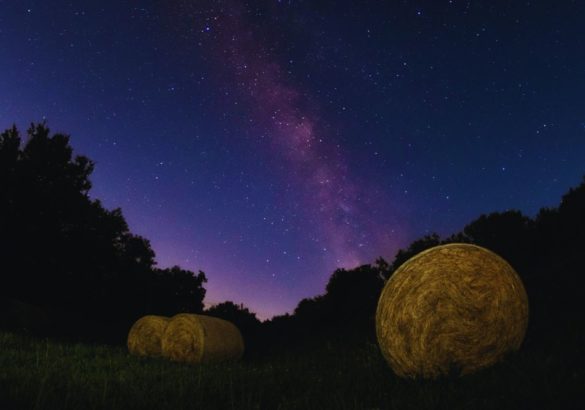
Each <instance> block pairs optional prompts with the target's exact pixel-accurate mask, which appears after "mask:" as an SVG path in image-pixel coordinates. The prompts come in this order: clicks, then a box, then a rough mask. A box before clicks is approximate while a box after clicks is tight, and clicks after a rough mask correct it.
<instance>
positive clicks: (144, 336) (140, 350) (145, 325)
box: [128, 315, 170, 357]
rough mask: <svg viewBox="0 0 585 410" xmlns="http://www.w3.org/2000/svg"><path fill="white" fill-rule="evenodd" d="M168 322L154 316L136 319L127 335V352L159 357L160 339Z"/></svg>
mask: <svg viewBox="0 0 585 410" xmlns="http://www.w3.org/2000/svg"><path fill="white" fill-rule="evenodd" d="M169 320H170V319H169V318H168V317H164V316H154V315H148V316H144V317H141V318H140V319H138V320H137V321H136V323H134V325H133V326H132V328H130V332H129V333H128V351H129V352H130V353H131V354H135V355H138V356H152V357H156V356H160V355H161V339H162V335H163V333H164V331H165V329H166V328H167V325H168V323H169Z"/></svg>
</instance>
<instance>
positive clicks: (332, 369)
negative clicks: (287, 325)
mask: <svg viewBox="0 0 585 410" xmlns="http://www.w3.org/2000/svg"><path fill="white" fill-rule="evenodd" d="M574 353H575V352H573V351H571V349H565V350H564V351H559V352H557V353H555V354H554V355H551V354H546V353H544V352H542V353H537V352H535V351H527V350H524V351H521V352H519V353H517V354H515V355H513V356H510V357H508V358H507V360H505V361H504V362H503V363H501V364H499V365H497V366H496V367H493V368H490V369H487V370H484V371H482V372H479V373H477V374H475V375H472V376H468V377H464V378H457V377H452V378H444V379H442V380H438V381H434V382H428V381H427V382H422V381H407V380H401V379H398V378H397V377H395V376H394V375H393V373H392V372H391V370H390V369H389V368H388V366H387V365H386V363H385V362H384V361H383V359H382V357H381V355H380V353H379V351H378V348H377V346H376V345H373V344H372V345H366V346H362V347H353V348H343V347H341V346H334V345H332V344H327V345H323V346H320V347H319V348H314V347H313V348H309V347H307V348H304V349H302V348H299V349H298V351H296V352H293V351H289V352H288V353H286V354H282V353H281V354H272V355H270V356H269V357H261V358H255V359H247V360H244V361H242V362H240V363H228V364H220V365H204V366H189V365H181V364H175V363H170V362H167V361H165V360H162V359H142V358H136V357H132V356H129V355H128V354H127V352H126V350H125V349H123V348H121V347H120V348H117V347H110V346H93V345H82V344H64V343H58V342H55V341H51V340H47V339H34V338H31V337H28V336H21V335H15V334H11V333H0V408H2V409H13V408H15V409H21V408H22V409H177V410H178V409H215V408H218V409H238V410H240V409H324V408H331V409H437V408H444V409H535V408H542V409H565V408H580V405H582V404H583V403H585V401H584V400H585V372H584V370H583V363H582V362H579V361H578V360H570V357H571V356H572V355H573V354H574Z"/></svg>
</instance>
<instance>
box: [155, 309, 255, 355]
mask: <svg viewBox="0 0 585 410" xmlns="http://www.w3.org/2000/svg"><path fill="white" fill-rule="evenodd" d="M162 352H163V356H165V357H167V358H169V359H171V360H174V361H177V362H186V363H204V362H218V361H225V360H237V359H239V358H241V357H242V355H243V353H244V340H243V339H242V335H241V333H240V331H239V330H238V328H237V327H236V326H235V325H233V324H232V323H230V322H228V321H226V320H223V319H218V318H216V317H211V316H204V315H195V314H188V313H181V314H178V315H176V316H173V317H172V318H171V321H170V322H169V325H168V326H167V329H166V330H165V333H164V334H163V338H162Z"/></svg>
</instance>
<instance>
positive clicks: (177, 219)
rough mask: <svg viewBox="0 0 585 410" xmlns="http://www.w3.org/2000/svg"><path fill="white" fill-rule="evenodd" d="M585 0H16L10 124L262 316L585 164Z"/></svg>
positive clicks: (533, 199)
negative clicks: (64, 159) (51, 148)
mask: <svg viewBox="0 0 585 410" xmlns="http://www.w3.org/2000/svg"><path fill="white" fill-rule="evenodd" d="M584 95H585V3H583V2H579V1H563V0H560V1H549V0H547V1H544V0H543V1H493V0H492V1H487V0H486V1H470V0H468V1H457V0H452V1H449V0H432V1H414V0H410V1H391V0H388V1H353V2H349V1H339V0H337V1H318V0H314V1H308V0H305V1H295V0H289V1H285V0H283V1H277V0H271V1H267V0H264V1H248V2H245V1H242V0H224V1H206V0H203V1H202V0H178V1H162V0H159V1H124V0H102V1H63V0H51V1H47V0H30V1H27V0H0V128H2V129H5V128H8V127H9V126H10V125H12V124H13V123H16V124H17V126H19V127H20V128H21V130H23V129H26V128H27V126H28V124H29V123H30V122H31V121H40V120H42V119H47V121H48V125H49V126H50V127H51V129H52V131H55V132H65V133H68V134H71V136H72V140H71V142H72V145H73V147H74V148H75V151H76V153H78V154H83V155H87V156H88V157H90V158H91V159H93V160H94V161H95V162H96V169H95V172H94V174H93V176H92V181H93V183H94V187H93V190H92V191H91V195H92V197H95V198H99V199H101V200H102V201H103V203H104V205H105V206H106V207H108V208H114V207H121V208H122V210H123V213H124V215H125V217H126V219H127V221H128V222H129V225H130V228H131V230H132V231H133V232H134V233H137V234H140V235H143V236H145V237H146V238H148V239H150V241H151V243H152V246H153V248H154V250H155V252H156V254H157V261H158V263H159V266H161V267H167V266H170V265H174V264H178V265H180V266H182V267H184V268H187V269H190V270H193V271H197V270H199V269H201V270H203V271H205V272H206V274H207V276H208V279H209V281H208V283H207V285H206V288H207V290H208V292H207V296H206V300H205V302H206V304H207V305H209V304H213V303H218V302H221V301H224V300H232V301H234V302H236V303H244V304H245V305H246V306H247V307H249V308H250V309H251V310H252V311H255V312H256V313H258V315H259V317H261V318H268V317H270V316H272V315H274V314H280V313H284V312H286V311H291V310H292V309H294V307H295V306H296V304H297V303H298V301H299V300H300V299H302V298H303V297H308V296H314V295H316V294H318V293H322V292H323V291H324V286H325V284H326V282H327V280H328V278H329V276H330V275H331V273H332V272H333V271H334V269H335V268H336V267H347V268H351V267H354V266H356V265H358V264H362V263H372V262H373V261H374V260H375V259H376V258H377V257H378V256H383V257H385V258H386V259H387V260H389V261H391V260H392V259H393V256H394V254H395V253H396V251H397V250H398V249H399V248H401V247H404V246H407V245H408V244H409V243H410V242H411V241H413V240H415V239H417V238H419V237H421V236H423V235H425V234H428V233H431V232H437V233H439V234H441V235H449V234H451V233H454V232H457V231H459V230H461V229H462V228H463V226H464V225H465V224H466V223H468V222H470V221H471V220H473V219H474V218H476V217H477V216H479V215H480V214H482V213H487V212H492V211H505V210H508V209H519V210H521V211H522V212H524V213H525V214H527V215H529V216H534V215H535V213H536V212H537V211H538V209H539V208H541V207H543V206H555V205H556V204H558V202H559V200H560V197H561V195H562V194H563V193H564V192H566V191H567V190H568V188H569V187H571V186H575V185H577V184H578V183H579V182H580V180H581V178H582V176H583V175H584V174H585V104H584V103H583V101H584V100H583V96H584Z"/></svg>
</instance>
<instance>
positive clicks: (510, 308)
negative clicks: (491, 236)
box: [376, 243, 528, 378]
mask: <svg viewBox="0 0 585 410" xmlns="http://www.w3.org/2000/svg"><path fill="white" fill-rule="evenodd" d="M527 324H528V297H527V296H526V291H525V290H524V286H523V284H522V281H521V280H520V278H519V276H518V275H517V274H516V272H515V271H514V269H513V268H512V267H511V266H510V265H509V264H508V263H507V262H506V261H505V260H504V259H502V258H500V257H499V256H498V255H496V254H495V253H493V252H491V251H489V250H487V249H485V248H482V247H479V246H475V245H470V244H461V243H457V244H449V245H442V246H436V247H434V248H431V249H428V250H426V251H424V252H421V253H420V254H418V255H416V256H414V257H412V258H411V259H409V260H408V261H407V262H405V263H404V264H403V265H402V266H400V267H399V268H398V269H397V270H396V272H394V274H393V275H392V277H391V278H390V280H388V282H387V283H386V285H385V287H384V289H383V291H382V294H381V296H380V300H379V301H378V308H377V311H376V333H377V336H378V344H379V345H380V349H381V350H382V353H383V355H384V357H385V358H386V360H387V361H388V363H389V364H390V366H391V367H392V369H393V370H394V372H395V373H396V374H397V375H399V376H401V377H411V378H414V377H423V378H436V377H438V376H440V375H446V374H451V373H453V372H455V373H459V374H460V375H464V374H469V373H472V372H474V371H476V370H478V369H481V368H484V367H487V366H490V365H492V364H493V363H495V362H497V361H498V360H500V359H501V358H502V357H503V355H504V354H505V353H507V352H509V351H511V350H517V349H518V348H519V347H520V345H521V344H522V340H523V339H524V334H525V332H526V327H527Z"/></svg>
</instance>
